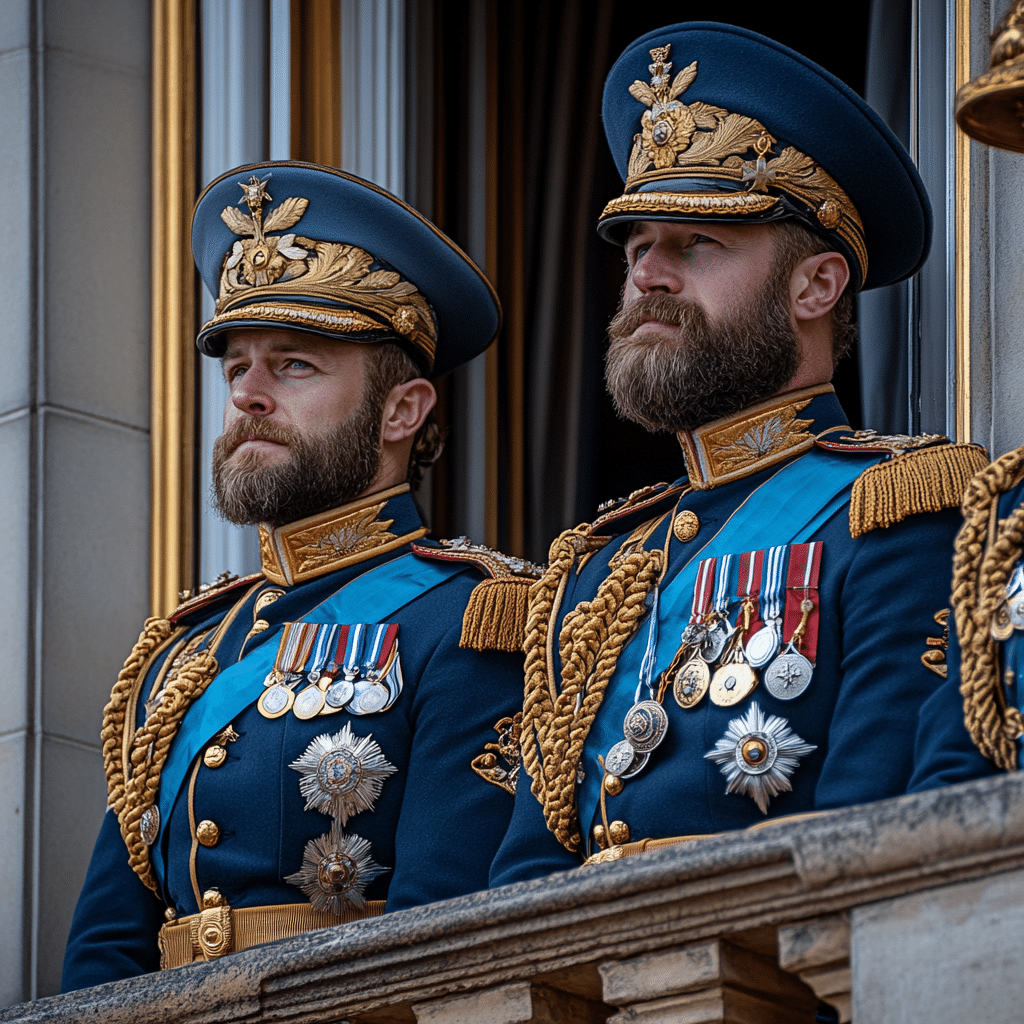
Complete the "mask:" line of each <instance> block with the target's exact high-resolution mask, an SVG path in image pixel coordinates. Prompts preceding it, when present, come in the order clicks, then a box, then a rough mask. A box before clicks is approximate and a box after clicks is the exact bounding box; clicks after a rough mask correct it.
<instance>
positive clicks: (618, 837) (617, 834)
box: [608, 821, 629, 846]
mask: <svg viewBox="0 0 1024 1024" xmlns="http://www.w3.org/2000/svg"><path fill="white" fill-rule="evenodd" d="M608 835H610V836H611V838H612V842H613V843H614V844H615V845H616V846H621V845H622V844H623V843H628V842H629V826H628V825H627V824H626V823H625V822H624V821H613V822H612V823H611V824H610V825H609V826H608Z"/></svg>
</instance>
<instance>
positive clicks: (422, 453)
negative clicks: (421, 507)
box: [366, 341, 444, 490]
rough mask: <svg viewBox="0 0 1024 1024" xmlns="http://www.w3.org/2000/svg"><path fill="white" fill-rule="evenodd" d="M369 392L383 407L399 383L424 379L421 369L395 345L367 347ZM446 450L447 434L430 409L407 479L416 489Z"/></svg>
mask: <svg viewBox="0 0 1024 1024" xmlns="http://www.w3.org/2000/svg"><path fill="white" fill-rule="evenodd" d="M367 349H368V352H367V359H366V391H367V395H369V396H372V397H373V400H374V401H376V402H378V403H379V405H380V406H381V407H383V404H384V399H385V398H386V397H387V395H388V392H389V391H390V390H391V389H392V388H393V387H395V386H396V385H398V384H404V383H405V382H406V381H409V380H414V379H415V378H416V377H422V376H423V370H422V368H421V367H420V366H419V365H417V363H416V362H415V361H414V360H413V358H412V357H411V356H410V355H409V354H408V352H406V351H405V349H403V348H400V347H399V346H398V345H397V344H396V343H394V342H390V341H381V342H377V343H375V344H372V345H368V346H367ZM443 449H444V434H443V432H442V430H441V427H440V425H439V424H438V422H437V417H436V416H435V415H434V410H433V409H431V410H430V412H429V413H428V414H427V418H426V419H425V420H424V421H423V424H422V425H421V426H420V429H419V430H417V431H416V436H415V437H414V438H413V442H412V451H411V452H410V454H409V468H408V472H407V474H406V480H407V481H408V482H409V484H410V486H411V487H412V489H413V490H416V489H417V488H418V487H419V485H420V483H421V482H422V480H423V477H424V474H425V473H426V471H427V470H428V469H429V468H430V467H431V466H432V465H433V464H434V463H435V462H436V461H437V458H438V456H439V455H440V454H441V452H442V450H443Z"/></svg>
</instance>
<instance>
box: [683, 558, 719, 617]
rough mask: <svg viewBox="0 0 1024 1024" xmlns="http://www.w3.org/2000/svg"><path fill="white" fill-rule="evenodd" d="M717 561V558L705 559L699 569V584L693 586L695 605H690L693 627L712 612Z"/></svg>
mask: <svg viewBox="0 0 1024 1024" xmlns="http://www.w3.org/2000/svg"><path fill="white" fill-rule="evenodd" d="M717 561H718V559H717V558H705V559H704V560H703V561H702V562H701V563H700V565H699V566H698V567H697V582H696V583H695V584H694V586H693V603H692V604H691V605H690V625H691V626H696V625H697V624H698V623H700V622H703V621H704V620H705V619H706V618H707V617H708V612H710V611H711V581H712V580H713V579H714V578H715V563H716V562H717Z"/></svg>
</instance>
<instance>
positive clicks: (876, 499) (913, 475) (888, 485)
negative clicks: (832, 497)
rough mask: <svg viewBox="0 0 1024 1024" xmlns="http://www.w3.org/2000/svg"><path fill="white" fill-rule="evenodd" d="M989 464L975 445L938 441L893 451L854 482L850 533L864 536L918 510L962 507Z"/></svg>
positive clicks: (900, 520)
mask: <svg viewBox="0 0 1024 1024" xmlns="http://www.w3.org/2000/svg"><path fill="white" fill-rule="evenodd" d="M987 463H988V455H987V453H986V452H985V449H984V448H982V447H981V446H979V445H974V444H939V445H935V446H934V447H928V448H919V449H917V450H902V451H896V452H893V453H891V454H890V457H889V458H887V459H886V460H885V461H884V462H880V463H878V465H875V466H869V467H868V468H867V469H866V470H864V472H863V473H861V475H860V476H859V477H857V479H856V480H855V481H854V484H853V490H852V492H851V494H850V536H851V537H860V536H862V535H863V534H865V533H869V532H870V531H871V530H876V529H879V528H880V527H881V528H884V527H888V526H892V525H893V524H894V523H899V522H902V520H904V519H906V518H907V516H912V515H915V514H917V513H918V512H939V511H941V510H942V509H946V508H958V507H959V505H960V502H961V500H962V499H963V494H964V490H965V489H966V487H967V484H968V482H969V481H970V479H971V477H972V476H974V474H975V473H977V472H978V471H979V470H981V469H984V467H985V466H986V465H987Z"/></svg>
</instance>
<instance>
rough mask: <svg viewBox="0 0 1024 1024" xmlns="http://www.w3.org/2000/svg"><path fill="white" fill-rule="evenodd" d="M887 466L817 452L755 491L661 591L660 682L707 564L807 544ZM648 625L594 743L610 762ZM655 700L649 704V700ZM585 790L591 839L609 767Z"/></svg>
mask: <svg viewBox="0 0 1024 1024" xmlns="http://www.w3.org/2000/svg"><path fill="white" fill-rule="evenodd" d="M878 460H879V456H878V453H877V452H875V453H871V454H870V455H869V454H868V453H866V452H865V453H863V454H860V453H858V454H853V453H848V452H843V453H834V452H829V451H826V450H824V449H821V448H812V449H811V450H810V451H809V452H808V453H807V454H806V455H803V456H801V457H800V458H798V459H797V460H796V461H795V462H790V463H788V464H787V465H785V466H783V468H782V469H780V470H779V471H778V472H777V473H775V474H774V475H773V476H771V477H769V478H768V479H767V480H766V481H765V482H764V483H763V484H761V486H760V487H758V488H757V489H756V490H755V491H753V492H752V493H751V494H750V495H749V496H748V497H747V499H746V501H744V502H743V504H742V505H740V507H739V508H738V509H736V511H735V512H733V514H732V515H731V516H730V517H729V518H728V519H727V520H726V522H725V523H723V524H722V527H721V529H720V530H719V531H718V533H716V534H715V535H714V536H713V537H711V538H710V539H709V540H708V542H707V543H706V544H705V545H704V546H703V547H702V548H701V549H700V550H699V551H696V552H694V554H693V555H692V556H691V557H690V560H689V561H688V562H687V563H686V564H685V565H684V566H683V568H682V569H681V570H680V571H679V572H678V573H677V574H676V576H675V578H674V579H672V580H671V582H670V583H669V584H668V585H667V586H666V587H665V588H664V589H663V590H662V591H661V593H660V595H659V598H658V624H659V627H664V628H659V630H658V646H657V653H656V657H655V671H654V674H653V676H652V678H654V679H656V678H657V677H658V674H659V672H661V671H662V670H663V669H664V667H665V666H666V665H668V664H669V662H670V661H671V660H672V658H673V657H674V656H675V653H676V651H677V650H678V648H679V634H680V632H681V629H682V625H681V624H685V623H686V622H688V621H689V618H690V602H691V599H692V597H693V587H694V584H695V582H696V579H697V570H698V568H699V566H700V563H701V561H702V560H703V559H705V558H712V557H718V556H719V555H724V554H735V553H737V552H742V551H757V550H760V549H762V548H769V547H773V546H775V545H776V544H801V543H803V542H804V541H806V540H807V539H809V538H810V537H812V536H813V535H814V534H815V533H816V532H817V531H818V530H820V529H821V527H823V526H824V525H825V523H827V522H828V521H829V520H830V519H831V518H832V517H833V516H834V515H835V514H836V513H837V512H838V511H840V509H842V508H844V507H845V506H846V505H848V504H849V501H850V488H851V487H852V485H853V482H854V480H856V479H857V477H858V476H860V474H861V473H863V472H864V470H865V469H866V468H867V467H868V466H871V465H874V464H875V463H877V462H878ZM646 627H647V620H646V619H644V620H643V624H642V625H641V627H640V629H639V630H638V631H637V633H636V635H635V636H634V637H633V638H632V640H630V642H629V643H628V644H627V645H626V648H625V650H623V652H622V654H621V655H620V656H619V663H618V665H616V667H615V672H614V674H613V675H612V678H611V680H610V682H609V684H608V689H607V690H605V694H604V700H603V701H602V703H601V710H600V711H599V712H598V714H597V716H596V717H595V719H594V722H593V725H592V726H591V730H590V735H589V736H588V737H587V741H586V748H585V749H587V748H589V749H590V750H596V751H597V752H598V753H600V754H602V755H604V754H605V753H607V751H608V750H609V749H610V748H611V746H612V744H614V743H617V742H618V741H619V740H621V739H622V722H623V719H624V718H625V717H626V712H627V711H628V710H629V709H630V708H631V707H632V706H633V698H634V696H635V694H636V688H637V684H638V683H639V680H640V664H641V662H642V661H643V657H644V649H645V641H646V637H647V628H646ZM646 697H647V695H646V694H644V695H642V696H641V699H646ZM582 767H583V770H584V773H585V776H584V781H583V783H582V785H581V786H580V789H579V814H580V828H581V829H583V831H584V836H585V835H586V830H587V829H588V828H589V823H590V821H591V820H592V818H593V815H594V812H595V811H596V809H597V805H598V801H599V800H600V797H601V766H600V765H599V764H597V762H596V760H595V761H594V763H593V764H584V765H583V766H582Z"/></svg>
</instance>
